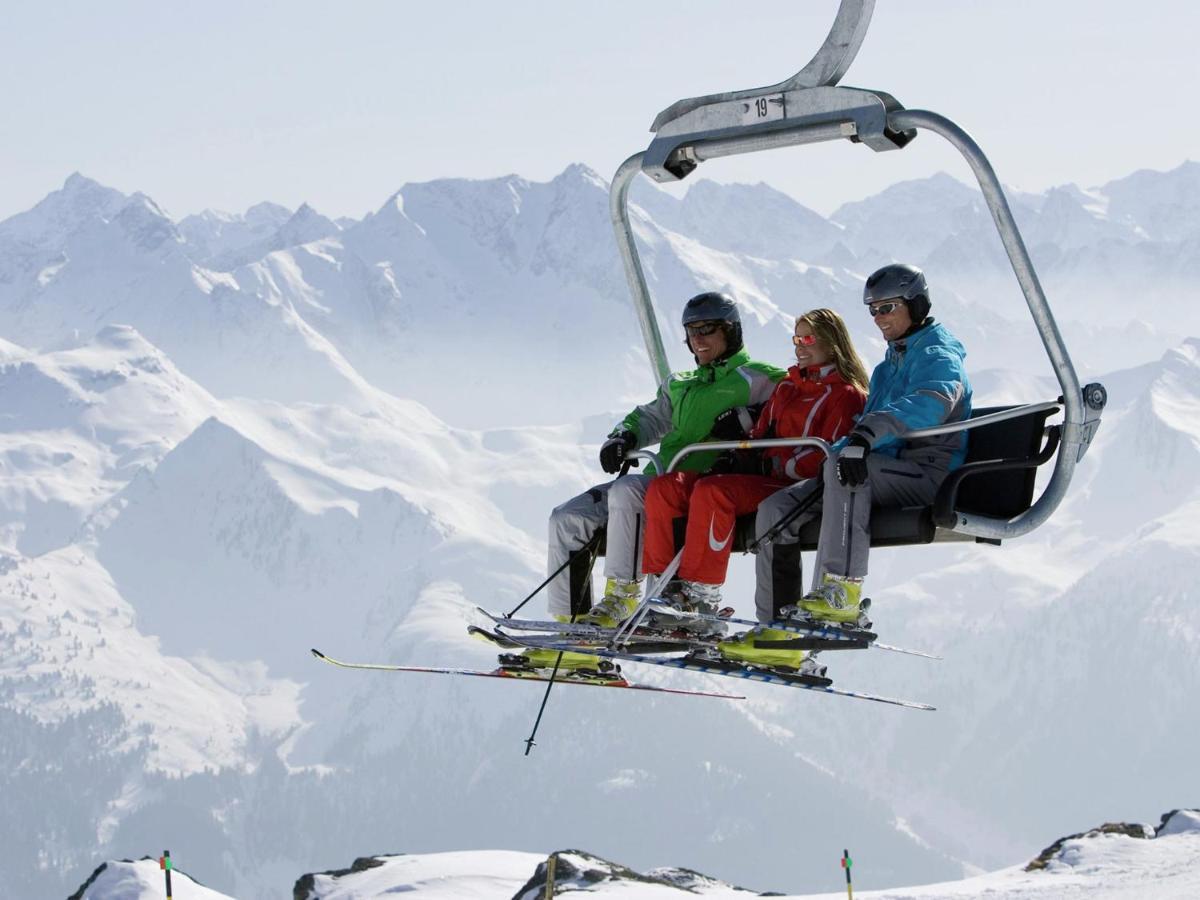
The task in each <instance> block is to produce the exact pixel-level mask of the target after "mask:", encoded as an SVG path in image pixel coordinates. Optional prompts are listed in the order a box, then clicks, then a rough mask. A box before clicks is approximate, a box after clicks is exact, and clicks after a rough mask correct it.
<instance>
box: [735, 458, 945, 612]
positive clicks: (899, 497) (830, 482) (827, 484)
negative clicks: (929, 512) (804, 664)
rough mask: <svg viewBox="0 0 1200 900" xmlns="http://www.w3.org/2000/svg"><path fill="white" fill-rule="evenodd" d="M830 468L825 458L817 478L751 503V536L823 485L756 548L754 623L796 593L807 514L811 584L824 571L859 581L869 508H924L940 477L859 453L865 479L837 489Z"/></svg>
mask: <svg viewBox="0 0 1200 900" xmlns="http://www.w3.org/2000/svg"><path fill="white" fill-rule="evenodd" d="M836 470H837V467H836V466H835V465H834V464H833V461H832V460H830V461H827V462H826V463H825V466H824V468H823V469H822V471H821V474H820V475H818V476H817V478H812V479H809V480H808V481H801V482H799V483H798V484H795V485H793V486H792V487H788V488H784V489H783V490H782V491H779V492H778V493H775V494H772V495H771V496H770V497H768V498H767V499H766V500H764V501H763V502H762V503H761V504H760V505H759V507H758V515H757V518H756V519H755V523H754V533H755V535H762V534H765V533H766V532H767V531H768V530H769V529H770V528H772V527H774V525H775V523H776V522H779V521H780V520H781V519H783V518H785V517H786V516H787V515H788V514H789V513H790V512H791V511H792V510H793V509H794V508H795V507H796V504H797V503H800V502H801V501H803V500H804V499H805V498H806V497H808V496H810V495H811V493H812V492H813V491H815V490H818V489H819V488H820V486H821V483H822V482H824V494H823V495H822V496H821V497H819V498H818V499H817V500H816V502H815V503H813V504H812V505H811V506H809V507H808V509H806V510H805V511H804V512H803V513H801V514H800V515H799V516H798V517H797V518H796V519H795V520H794V521H793V522H791V523H790V524H789V525H788V526H787V527H786V528H784V529H783V531H781V532H780V533H779V536H778V537H777V538H776V539H775V541H773V542H771V543H766V544H763V545H761V546H760V547H759V548H758V559H757V561H756V562H755V577H756V580H755V591H754V605H755V611H756V613H757V615H758V620H759V621H760V622H769V621H771V620H772V619H774V618H776V617H777V616H778V613H779V610H780V609H782V608H783V607H785V606H787V605H789V604H791V603H795V602H796V601H797V600H799V599H800V597H801V596H802V595H803V593H804V591H803V589H802V587H801V584H802V582H803V577H804V576H803V570H802V567H801V563H800V545H799V544H798V543H797V542H798V541H799V539H800V529H801V528H802V527H804V525H805V524H806V523H807V522H810V521H811V520H812V519H813V517H815V516H821V536H820V538H819V540H818V543H817V558H816V560H815V561H814V563H813V586H814V587H816V585H817V584H819V583H820V581H821V578H822V576H823V575H824V574H825V573H826V572H829V573H832V574H834V575H849V576H851V577H854V578H864V577H866V574H867V557H868V555H869V554H870V552H871V507H872V506H927V505H928V504H930V503H932V502H933V498H934V496H935V495H936V494H937V489H938V487H939V486H940V485H941V483H942V480H943V479H944V478H945V477H946V471H945V470H944V469H942V468H934V467H928V466H920V465H917V464H916V463H914V462H910V461H909V460H906V459H894V458H892V457H890V456H882V455H879V454H875V453H870V454H867V473H868V475H867V481H866V483H865V484H862V485H860V486H859V487H857V488H849V487H846V486H845V485H842V484H839V483H838V480H837V474H836Z"/></svg>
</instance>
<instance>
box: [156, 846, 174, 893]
mask: <svg viewBox="0 0 1200 900" xmlns="http://www.w3.org/2000/svg"><path fill="white" fill-rule="evenodd" d="M158 867H159V868H160V869H162V870H163V874H164V875H166V876H167V900H171V851H170V850H164V851H163V855H162V856H160V857H159V858H158Z"/></svg>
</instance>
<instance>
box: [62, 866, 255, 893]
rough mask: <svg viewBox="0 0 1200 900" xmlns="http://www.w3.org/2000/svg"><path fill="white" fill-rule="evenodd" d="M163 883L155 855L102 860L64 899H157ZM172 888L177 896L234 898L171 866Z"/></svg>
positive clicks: (162, 888)
mask: <svg viewBox="0 0 1200 900" xmlns="http://www.w3.org/2000/svg"><path fill="white" fill-rule="evenodd" d="M165 885H166V879H165V877H164V875H163V872H162V869H161V868H160V866H159V862H158V860H157V859H151V858H150V857H148V856H144V857H142V858H141V859H139V860H137V861H136V862H135V861H134V860H131V859H122V860H113V861H112V862H106V863H102V864H101V865H100V866H99V868H97V869H96V871H95V872H93V873H92V875H91V877H90V878H89V879H88V880H87V881H85V882H84V883H83V884H82V885H81V886H80V888H79V890H78V891H76V892H75V893H74V894H72V895H71V896H70V897H69V898H67V900H159V898H161V897H162V896H164V893H163V892H164V890H165ZM171 890H172V894H173V896H175V897H177V898H178V900H233V898H232V897H230V896H229V895H228V894H221V893H218V892H217V891H214V890H211V889H209V888H206V887H204V885H202V884H200V883H199V882H197V881H195V880H193V879H192V878H191V877H190V876H189V875H188V874H187V873H186V872H184V871H183V870H182V869H174V868H173V869H172V870H171Z"/></svg>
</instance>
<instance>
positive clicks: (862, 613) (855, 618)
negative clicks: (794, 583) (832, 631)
mask: <svg viewBox="0 0 1200 900" xmlns="http://www.w3.org/2000/svg"><path fill="white" fill-rule="evenodd" d="M862 589H863V580H862V579H861V578H851V577H849V576H842V575H831V574H829V573H828V572H826V573H825V575H824V576H823V577H822V580H821V585H820V587H818V588H817V589H816V590H813V591H809V592H808V593H807V594H805V595H804V597H803V598H802V599H801V600H800V601H799V602H798V603H796V604H795V605H794V606H785V607H784V608H783V609H782V610H781V611H780V615H781V616H782V617H783V618H785V619H809V620H815V621H819V622H831V623H834V624H837V625H849V626H852V627H856V628H869V627H870V625H871V622H870V620H868V619H867V617H866V612H867V608H868V607H869V606H870V605H871V601H870V600H869V599H864V598H863V595H862Z"/></svg>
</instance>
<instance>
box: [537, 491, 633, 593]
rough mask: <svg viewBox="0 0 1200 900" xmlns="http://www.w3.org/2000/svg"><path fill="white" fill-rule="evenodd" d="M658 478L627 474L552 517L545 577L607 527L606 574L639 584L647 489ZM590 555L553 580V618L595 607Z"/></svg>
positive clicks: (563, 506)
mask: <svg viewBox="0 0 1200 900" xmlns="http://www.w3.org/2000/svg"><path fill="white" fill-rule="evenodd" d="M653 477H654V476H653V475H624V476H622V477H620V478H618V479H617V480H616V481H610V482H606V483H605V484H598V485H596V486H595V487H592V488H588V490H586V491H584V492H583V493H582V494H580V495H579V496H578V497H572V498H571V499H570V500H568V501H567V502H566V503H563V504H561V505H560V506H556V507H555V508H554V511H553V512H552V513H550V543H549V550H548V553H547V559H546V565H547V569H546V574H547V575H548V574H550V573H551V572H553V571H554V570H556V569H557V568H558V567H559V566H561V565H562V564H563V563H565V562H566V561H567V558H568V557H569V556H570V555H571V554H572V553H574V552H575V551H576V550H578V549H579V548H580V547H582V546H584V545H585V544H586V543H587V542H588V541H589V540H591V539H592V536H593V535H595V533H596V530H597V529H599V528H604V527H605V526H607V528H608V536H607V541H608V546H607V548H606V550H605V553H604V574H605V576H606V577H608V578H620V579H622V580H624V581H635V580H637V579H638V578H639V577H640V574H641V568H642V536H643V534H644V533H645V515H644V513H643V508H644V506H645V503H646V489H647V488H648V487H649V486H650V481H651V479H652V478H653ZM589 557H590V554H588V553H581V554H579V556H577V557H576V558H575V561H574V562H573V563H572V564H571V565H570V566H568V567H567V568H566V569H565V570H564V571H563V572H561V573H560V574H559V575H558V576H557V577H556V578H554V580H553V581H551V582H550V587H549V599H548V600H547V606H548V607H549V610H550V615H552V616H570V615H579V614H581V613H585V612H587V611H588V610H589V609H591V608H592V582H591V577H590V575H591V573H590V567H589V565H588V562H589Z"/></svg>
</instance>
